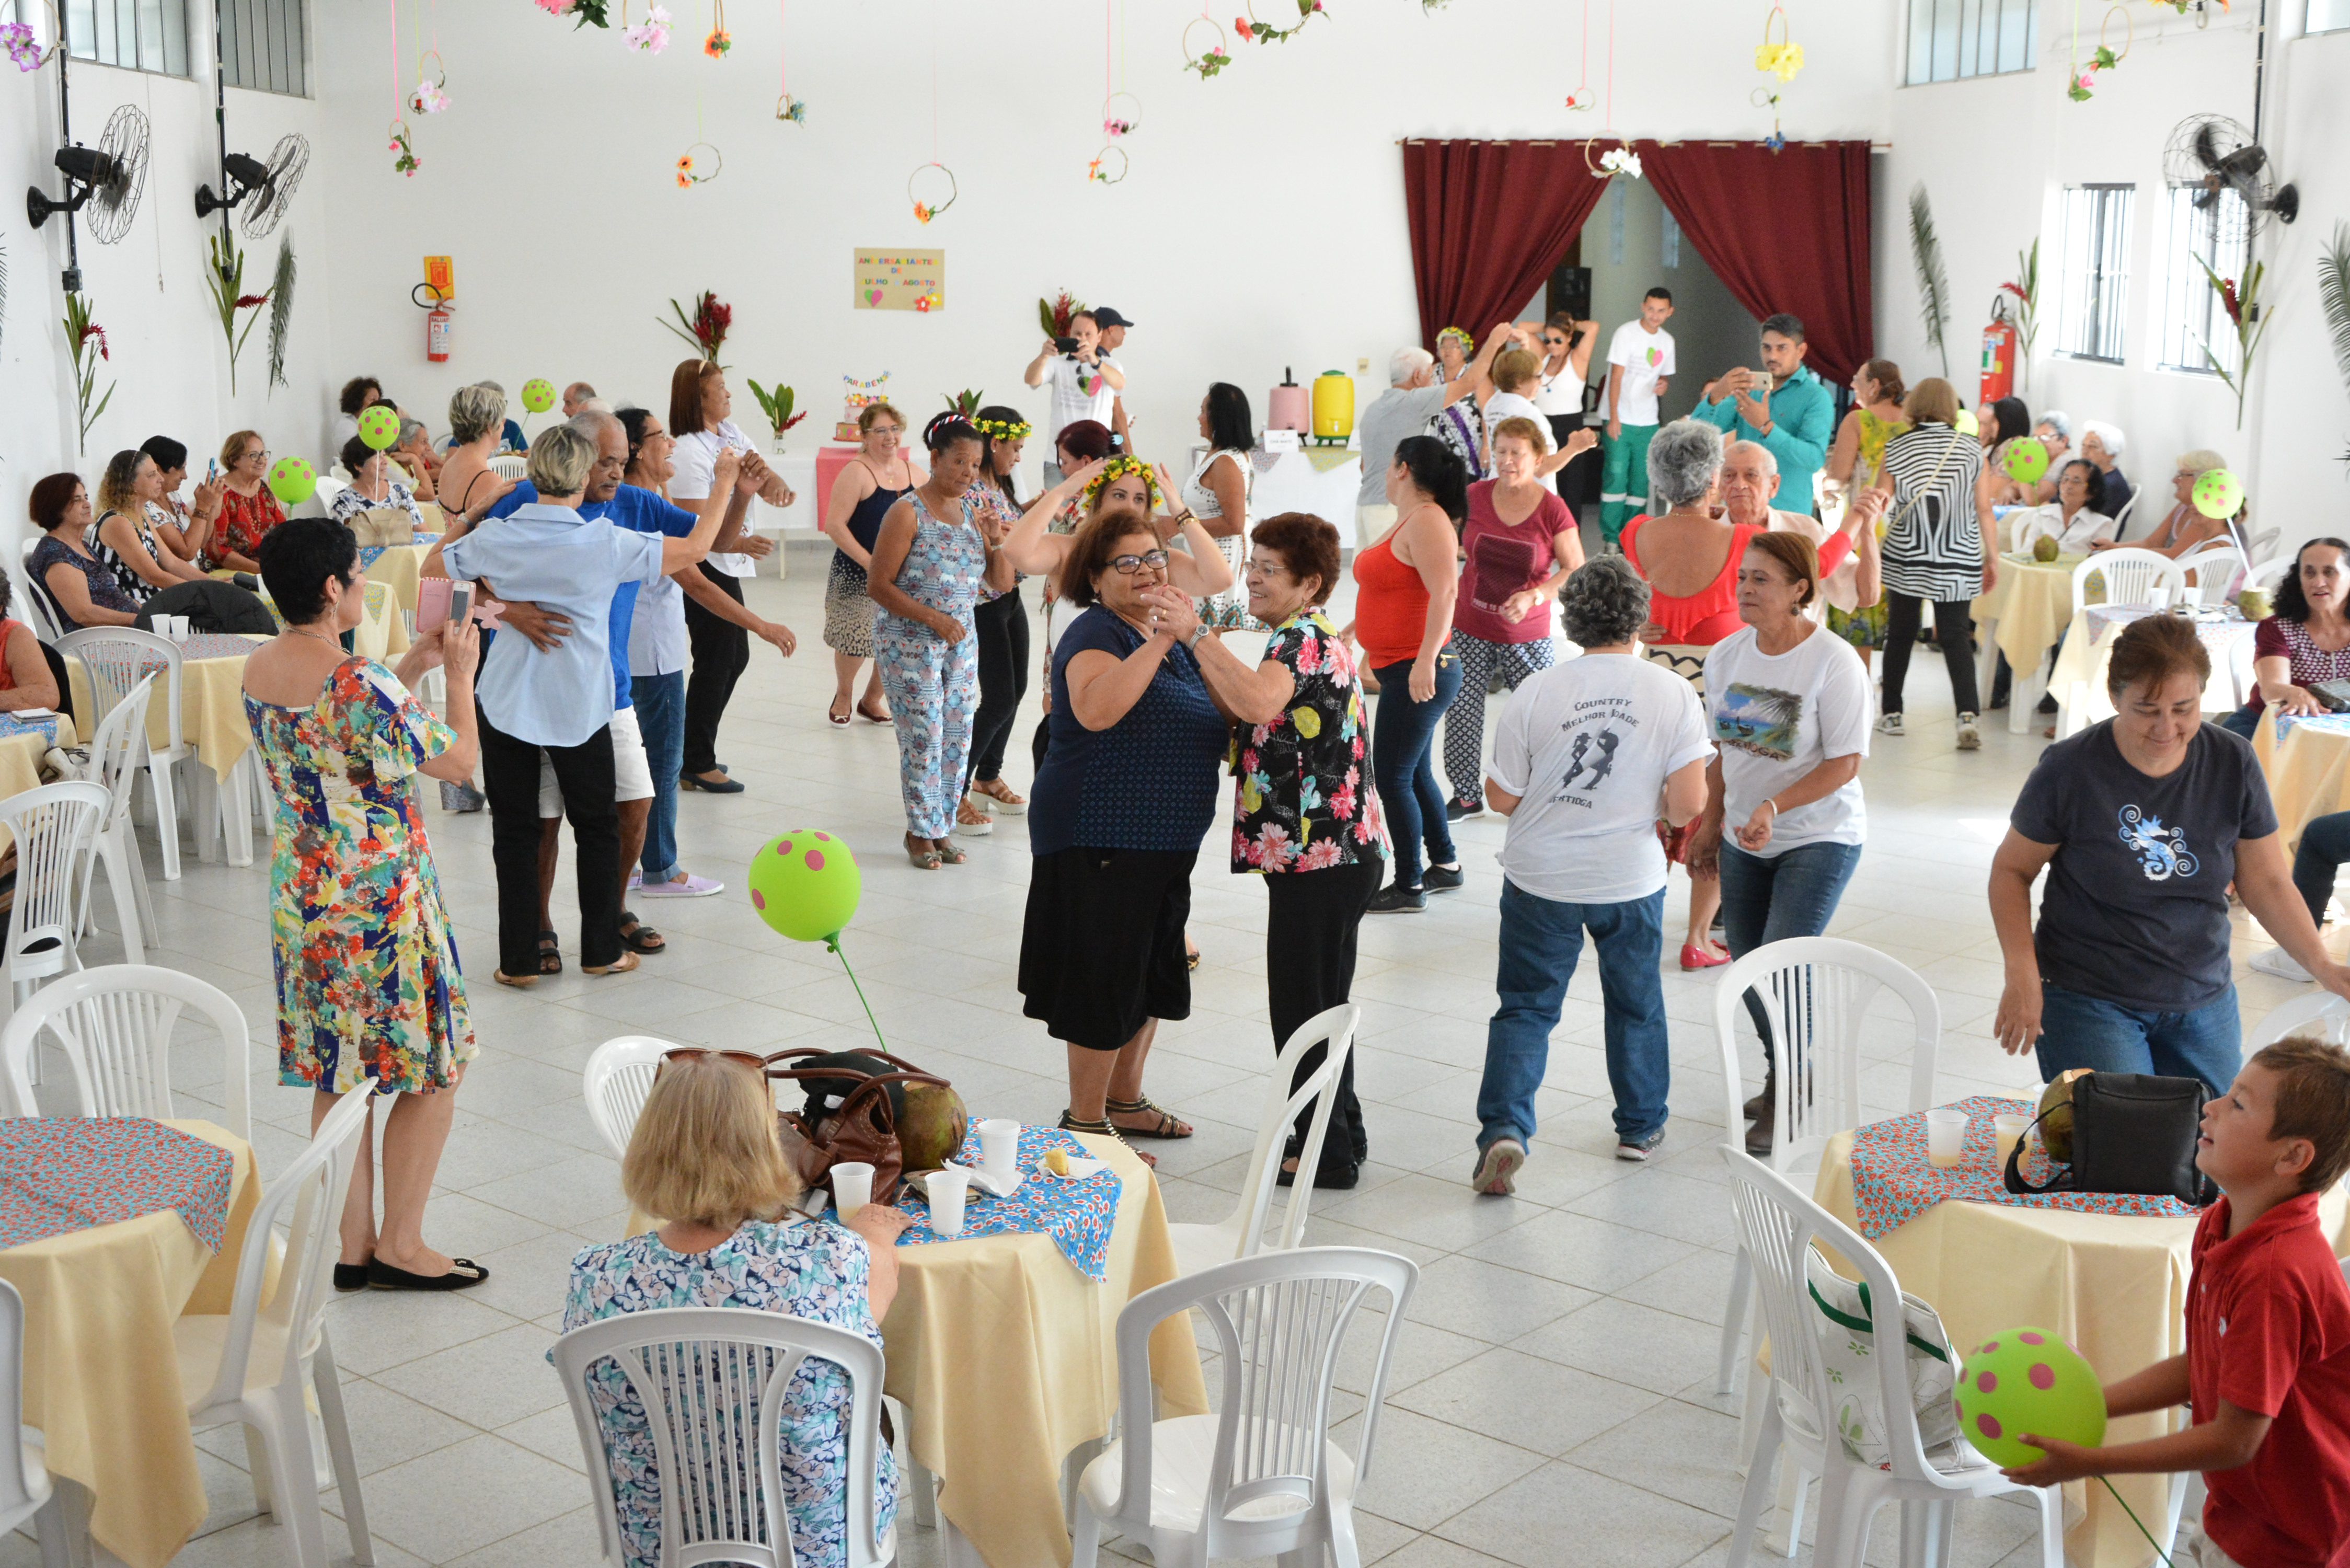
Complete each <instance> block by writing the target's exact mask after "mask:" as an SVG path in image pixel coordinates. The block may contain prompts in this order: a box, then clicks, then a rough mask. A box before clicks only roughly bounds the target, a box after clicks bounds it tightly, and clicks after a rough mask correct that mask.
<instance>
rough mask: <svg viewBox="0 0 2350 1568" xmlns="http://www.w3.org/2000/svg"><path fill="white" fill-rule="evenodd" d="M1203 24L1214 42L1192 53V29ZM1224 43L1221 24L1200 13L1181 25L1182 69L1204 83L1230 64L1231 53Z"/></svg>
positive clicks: (1211, 17)
mask: <svg viewBox="0 0 2350 1568" xmlns="http://www.w3.org/2000/svg"><path fill="white" fill-rule="evenodd" d="M1203 22H1204V23H1205V24H1207V26H1208V27H1209V28H1210V29H1211V31H1212V32H1213V33H1214V34H1215V41H1214V42H1213V43H1211V44H1209V45H1208V47H1206V48H1204V49H1201V50H1200V51H1198V52H1197V53H1194V52H1193V50H1192V47H1191V41H1192V38H1193V36H1194V29H1196V28H1198V27H1199V26H1200V25H1201V23H1203ZM1225 42H1226V40H1225V37H1224V28H1223V24H1222V23H1221V22H1219V21H1217V20H1216V19H1215V18H1214V17H1213V16H1209V15H1208V14H1207V13H1206V12H1204V11H1202V12H1201V13H1200V15H1198V16H1194V17H1192V18H1191V20H1190V21H1189V22H1187V23H1185V24H1184V25H1183V68H1184V69H1185V70H1187V71H1191V72H1193V73H1195V74H1196V75H1197V76H1198V77H1199V78H1200V79H1201V81H1206V80H1207V79H1208V78H1210V77H1212V76H1214V75H1215V74H1216V73H1217V72H1218V71H1220V70H1222V69H1223V68H1224V67H1226V66H1228V65H1231V64H1232V51H1231V50H1230V49H1228V48H1226V47H1224V46H1225Z"/></svg>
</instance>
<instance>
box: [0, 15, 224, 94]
mask: <svg viewBox="0 0 2350 1568" xmlns="http://www.w3.org/2000/svg"><path fill="white" fill-rule="evenodd" d="M53 15H54V16H62V17H63V18H64V21H65V28H66V47H67V51H68V53H69V54H70V55H71V56H72V57H74V58H75V59H78V60H93V61H96V62H97V63H98V64H99V65H102V66H120V67H122V68H123V69H125V70H131V71H159V72H161V73H162V74H163V75H165V76H174V77H183V76H186V75H188V74H189V64H188V0H57V8H56V11H55V12H54V13H52V11H51V9H50V7H49V5H47V0H11V3H9V4H7V5H0V21H11V22H22V23H25V24H26V25H27V26H30V27H31V28H32V29H33V31H34V34H35V35H36V36H37V37H39V38H40V39H41V41H42V42H43V43H44V44H45V45H46V44H47V41H48V40H49V39H50V38H51V37H52V36H54V35H53V32H52V29H53V27H54V26H56V24H55V23H54V22H53V21H52V20H51V17H52V16H53Z"/></svg>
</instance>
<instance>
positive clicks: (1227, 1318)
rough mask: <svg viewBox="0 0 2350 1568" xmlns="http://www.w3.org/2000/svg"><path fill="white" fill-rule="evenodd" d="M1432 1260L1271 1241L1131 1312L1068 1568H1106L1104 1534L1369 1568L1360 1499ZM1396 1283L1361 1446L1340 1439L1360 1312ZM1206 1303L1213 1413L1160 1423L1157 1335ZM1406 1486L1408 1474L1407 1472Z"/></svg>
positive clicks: (1177, 1559) (1193, 1558) (1081, 1495)
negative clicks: (1337, 1389) (1213, 1348)
mask: <svg viewBox="0 0 2350 1568" xmlns="http://www.w3.org/2000/svg"><path fill="white" fill-rule="evenodd" d="M1418 1279H1419V1269H1418V1267H1417V1266H1415V1265H1414V1264H1413V1263H1412V1262H1411V1261H1410V1260H1409V1259H1408V1258H1400V1257H1398V1256H1397V1255H1396V1254H1394V1253H1393V1252H1379V1251H1372V1250H1370V1249H1368V1248H1366V1247H1298V1248H1294V1249H1291V1250H1288V1251H1278V1252H1260V1253H1258V1254H1257V1255H1256V1256H1254V1257H1253V1258H1236V1259H1234V1260H1232V1262H1228V1263H1218V1264H1216V1265H1214V1266H1213V1267H1211V1268H1208V1269H1204V1270H1202V1271H1201V1272H1199V1273H1196V1274H1191V1275H1189V1276H1187V1277H1185V1278H1183V1279H1179V1280H1171V1281H1170V1282H1167V1283H1166V1284H1163V1285H1160V1286H1159V1287H1158V1288H1157V1289H1155V1290H1149V1291H1145V1292H1143V1293H1142V1294H1140V1295H1139V1296H1137V1297H1135V1298H1134V1299H1133V1300H1132V1301H1130V1302H1128V1303H1127V1304H1126V1307H1125V1309H1124V1310H1123V1311H1121V1312H1120V1313H1119V1314H1118V1415H1117V1417H1116V1418H1115V1423H1114V1425H1113V1426H1112V1428H1111V1435H1110V1441H1109V1444H1108V1446H1107V1447H1106V1448H1104V1449H1102V1451H1101V1452H1100V1454H1099V1455H1098V1456H1097V1457H1096V1458H1095V1459H1093V1460H1092V1461H1091V1462H1090V1463H1088V1464H1087V1466H1086V1468H1085V1472H1084V1474H1083V1475H1081V1476H1080V1477H1079V1478H1078V1480H1077V1489H1076V1514H1075V1519H1074V1522H1073V1526H1072V1529H1071V1531H1070V1533H1071V1535H1072V1537H1073V1538H1074V1550H1073V1551H1072V1552H1071V1553H1070V1568H1096V1564H1097V1562H1098V1560H1099V1557H1100V1552H1101V1539H1102V1534H1103V1532H1104V1531H1105V1529H1107V1530H1108V1531H1110V1532H1115V1533H1117V1534H1119V1535H1123V1536H1126V1537H1128V1539H1130V1540H1132V1541H1135V1542H1139V1543H1141V1544H1143V1545H1147V1546H1148V1547H1149V1549H1150V1560H1151V1561H1152V1562H1154V1563H1191V1564H1194V1565H1200V1564H1205V1563H1209V1562H1211V1561H1213V1560H1216V1559H1220V1558H1236V1557H1240V1558H1245V1557H1273V1556H1279V1557H1280V1559H1281V1561H1282V1562H1283V1563H1320V1562H1321V1561H1322V1556H1323V1552H1324V1551H1325V1549H1327V1551H1328V1552H1329V1554H1330V1556H1331V1557H1332V1558H1333V1559H1334V1560H1335V1561H1336V1563H1337V1564H1338V1568H1357V1564H1359V1563H1360V1562H1361V1557H1360V1555H1359V1553H1358V1552H1357V1549H1356V1545H1355V1514H1354V1505H1355V1495H1356V1492H1357V1489H1358V1488H1359V1487H1360V1486H1361V1483H1362V1480H1363V1478H1364V1477H1365V1476H1366V1475H1367V1474H1368V1473H1369V1471H1370V1463H1371V1444H1372V1441H1373V1439H1374V1438H1377V1437H1378V1418H1379V1407H1380V1403H1381V1400H1382V1399H1383V1397H1384V1396H1385V1393H1386V1389H1387V1379H1388V1364H1389V1362H1390V1361H1391V1360H1392V1359H1393V1357H1394V1355H1395V1340H1396V1333H1397V1331H1398V1329H1399V1327H1400V1326H1401V1324H1402V1323H1403V1316H1404V1308H1405V1306H1406V1304H1407V1303H1409V1301H1410V1298H1411V1291H1412V1285H1413V1282H1415V1281H1417V1280H1418ZM1374 1289H1377V1290H1380V1291H1384V1292H1385V1293H1387V1296H1388V1303H1387V1309H1386V1310H1387V1316H1386V1319H1385V1322H1384V1324H1383V1325H1382V1326H1381V1328H1380V1330H1379V1349H1378V1366H1377V1368H1376V1370H1374V1371H1373V1373H1372V1374H1371V1381H1370V1386H1369V1387H1368V1388H1367V1390H1366V1392H1365V1394H1364V1403H1363V1425H1362V1433H1361V1437H1360V1438H1359V1440H1358V1441H1357V1445H1356V1451H1355V1452H1354V1453H1353V1454H1351V1455H1349V1454H1348V1453H1347V1451H1346V1450H1345V1449H1342V1448H1340V1447H1339V1446H1338V1445H1337V1444H1336V1443H1334V1442H1332V1441H1330V1437H1329V1433H1330V1392H1331V1386H1332V1383H1333V1376H1334V1374H1335V1372H1336V1368H1337V1364H1338V1355H1339V1353H1340V1351H1341V1349H1342V1348H1343V1347H1344V1344H1345V1341H1346V1338H1347V1331H1348V1329H1349V1328H1350V1327H1352V1326H1353V1324H1354V1321H1355V1314H1356V1311H1357V1308H1358V1307H1359V1306H1360V1305H1361V1304H1362V1302H1363V1298H1364V1297H1365V1296H1367V1295H1368V1294H1369V1293H1370V1292H1371V1291H1372V1290H1374ZM1186 1311H1196V1312H1198V1314H1200V1317H1201V1320H1202V1321H1204V1322H1205V1323H1206V1324H1207V1325H1208V1328H1209V1329H1210V1331H1211V1333H1212V1334H1214V1335H1215V1339H1216V1344H1217V1346H1218V1348H1219V1349H1220V1350H1221V1352H1222V1372H1223V1389H1222V1398H1220V1399H1219V1400H1217V1401H1216V1413H1215V1414H1212V1415H1206V1416H1178V1417H1172V1418H1171V1419H1169V1420H1164V1421H1154V1420H1152V1419H1151V1412H1152V1410H1153V1409H1154V1408H1155V1407H1154V1406H1153V1404H1152V1396H1151V1386H1150V1335H1151V1332H1152V1331H1153V1330H1154V1329H1156V1328H1157V1327H1158V1326H1159V1324H1160V1323H1162V1322H1163V1321H1165V1320H1166V1319H1168V1318H1170V1317H1174V1316H1178V1315H1180V1314H1183V1313H1184V1312H1186ZM1405 1484H1407V1485H1408V1484H1409V1480H1407V1481H1406V1483H1405Z"/></svg>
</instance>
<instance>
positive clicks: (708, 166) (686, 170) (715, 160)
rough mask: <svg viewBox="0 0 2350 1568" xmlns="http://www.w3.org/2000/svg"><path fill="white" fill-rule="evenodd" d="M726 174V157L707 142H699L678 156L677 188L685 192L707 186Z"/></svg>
mask: <svg viewBox="0 0 2350 1568" xmlns="http://www.w3.org/2000/svg"><path fill="white" fill-rule="evenodd" d="M698 154H707V156H699V155H698ZM725 172H726V155H725V154H724V153H723V152H721V151H718V149H717V148H715V147H713V146H712V145H711V144H710V143H709V142H707V141H697V142H695V143H694V144H693V145H692V146H691V147H689V148H687V149H686V150H685V151H683V152H681V153H680V154H679V155H678V160H677V188H678V189H679V190H681V191H683V190H686V189H689V188H690V187H691V186H695V185H706V184H708V183H709V182H711V181H712V180H715V179H717V178H718V177H719V176H720V175H721V174H723V173H725Z"/></svg>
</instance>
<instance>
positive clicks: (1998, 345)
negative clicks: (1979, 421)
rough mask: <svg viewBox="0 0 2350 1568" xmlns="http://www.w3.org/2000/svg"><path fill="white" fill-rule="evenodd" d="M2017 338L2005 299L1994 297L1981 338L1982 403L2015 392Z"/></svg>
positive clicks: (2009, 395)
mask: <svg viewBox="0 0 2350 1568" xmlns="http://www.w3.org/2000/svg"><path fill="white" fill-rule="evenodd" d="M2018 341H2019V336H2018V334H2017V332H2016V330H2015V318H2014V317H2012V316H2011V315H2009V314H2008V306H2007V296H2005V295H2003V294H2002V295H1996V296H1992V299H1991V325H1990V326H1988V327H1984V328H1983V336H1982V397H1981V401H1982V402H1986V403H1995V402H1997V401H1999V400H2000V399H2002V398H2005V397H2012V396H2013V395H2014V392H2015V349H2016V344H2017V342H2018Z"/></svg>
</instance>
